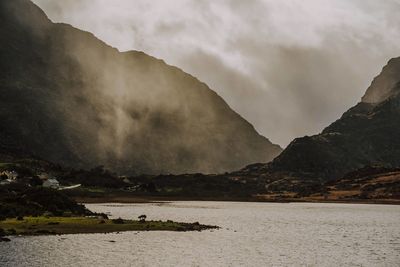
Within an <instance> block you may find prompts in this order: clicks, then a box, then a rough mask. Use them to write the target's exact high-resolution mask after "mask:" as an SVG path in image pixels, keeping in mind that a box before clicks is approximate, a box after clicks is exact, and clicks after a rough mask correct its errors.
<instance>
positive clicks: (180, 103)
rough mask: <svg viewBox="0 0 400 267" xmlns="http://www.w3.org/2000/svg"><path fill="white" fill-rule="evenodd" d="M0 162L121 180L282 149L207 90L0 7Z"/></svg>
mask: <svg viewBox="0 0 400 267" xmlns="http://www.w3.org/2000/svg"><path fill="white" fill-rule="evenodd" d="M0 44H1V45H0V81H1V83H0V159H2V160H3V161H4V160H11V159H12V158H15V157H18V156H19V155H33V156H35V157H40V158H43V159H45V160H49V161H52V162H55V163H61V164H65V165H67V166H72V167H76V168H91V167H93V166H96V165H105V166H106V167H107V168H109V169H111V170H113V171H118V172H120V173H126V174H133V173H184V172H204V173H211V172H224V171H229V170H234V169H238V168H241V167H243V166H245V165H247V164H249V163H253V162H268V161H270V160H272V159H273V158H274V157H275V156H277V155H278V154H279V153H280V152H281V148H280V147H279V146H277V145H274V144H272V143H271V142H270V141H269V140H268V139H266V138H264V137H263V136H261V135H259V134H258V133H257V132H256V131H255V129H254V127H253V126H252V125H251V124H250V123H248V122H247V121H246V120H244V119H243V118H242V117H240V116H239V115H238V114H237V113H235V112H234V111H233V110H232V109H231V108H230V107H229V106H228V105H227V104H226V103H225V102H224V100H223V99H222V98H221V97H219V96H218V95H217V94H216V93H215V92H214V91H212V90H210V89H209V88H208V87H207V85H206V84H204V83H202V82H200V81H198V80H197V79H196V78H194V77H192V76H191V75H189V74H187V73H185V72H183V71H182V70H180V69H178V68H176V67H173V66H169V65H167V64H165V63H164V62H163V61H162V60H158V59H156V58H153V57H151V56H148V55H146V54H144V53H142V52H137V51H129V52H124V53H121V52H119V51H118V50H117V49H114V48H112V47H110V46H108V45H107V44H105V43H104V42H102V41H100V40H98V39H97V38H96V37H95V36H93V35H92V34H91V33H88V32H84V31H81V30H78V29H76V28H73V27H72V26H70V25H66V24H60V23H52V22H51V21H50V20H49V19H48V18H47V16H46V15H45V13H44V12H43V11H42V10H41V9H40V8H38V7H37V6H36V5H34V4H33V3H32V2H30V1H28V0H2V1H1V2H0Z"/></svg>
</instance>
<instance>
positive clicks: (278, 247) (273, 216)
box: [0, 201, 400, 266]
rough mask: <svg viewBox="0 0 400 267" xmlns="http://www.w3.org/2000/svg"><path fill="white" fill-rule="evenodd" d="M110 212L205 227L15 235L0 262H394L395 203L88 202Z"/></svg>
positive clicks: (399, 225) (398, 238)
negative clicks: (213, 227)
mask: <svg viewBox="0 0 400 267" xmlns="http://www.w3.org/2000/svg"><path fill="white" fill-rule="evenodd" d="M87 207H88V208H89V209H91V210H93V211H98V212H110V213H111V214H112V216H113V217H122V218H126V219H130V218H137V216H139V215H141V214H146V215H147V217H148V219H152V220H167V219H171V220H175V221H182V222H195V221H199V222H200V223H204V224H212V225H218V226H221V227H222V229H221V230H213V231H204V232H185V233H182V232H125V233H119V234H85V235H64V236H44V237H43V236H42V237H17V238H13V240H12V242H9V243H0V266H400V206H390V205H352V204H311V203H284V204H275V203H237V202H196V201H193V202H190V201H178V202H170V203H158V204H157V203H153V204H88V205H87Z"/></svg>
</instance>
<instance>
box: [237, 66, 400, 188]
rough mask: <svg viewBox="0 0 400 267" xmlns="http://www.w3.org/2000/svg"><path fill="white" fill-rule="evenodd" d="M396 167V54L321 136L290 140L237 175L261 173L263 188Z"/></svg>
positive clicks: (399, 130)
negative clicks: (369, 168) (269, 158)
mask: <svg viewBox="0 0 400 267" xmlns="http://www.w3.org/2000/svg"><path fill="white" fill-rule="evenodd" d="M370 165H371V166H373V165H378V166H383V167H387V168H394V167H399V166H400V58H395V59H391V60H390V61H389V63H388V64H387V66H386V67H384V68H383V70H382V72H381V74H379V76H377V77H376V78H375V79H374V81H373V82H372V84H371V86H370V87H369V88H368V90H367V92H366V94H365V96H364V97H363V98H362V102H360V103H358V104H357V105H356V106H355V107H353V108H351V109H350V110H349V111H347V112H346V113H344V115H343V116H342V117H341V118H340V119H339V120H337V121H336V122H334V123H333V124H331V125H330V126H329V127H327V128H326V129H325V130H323V132H322V133H321V134H318V135H314V136H306V137H302V138H297V139H295V140H294V141H293V142H292V143H291V144H290V145H289V146H288V147H287V148H286V149H285V150H284V151H283V152H282V153H281V154H280V155H279V156H278V157H277V158H276V159H275V160H273V161H272V162H271V163H269V164H255V165H250V166H248V167H246V168H244V169H242V170H241V171H239V172H237V173H236V174H237V175H241V176H247V177H248V176H254V177H264V179H265V181H266V182H267V184H268V185H267V188H270V189H271V188H274V190H275V189H277V190H283V189H284V188H286V189H289V187H296V186H297V187H303V188H305V189H306V188H307V187H309V186H310V185H311V184H315V183H324V182H326V181H329V180H334V179H338V178H341V177H343V175H345V174H346V173H348V172H351V171H354V170H357V169H360V168H363V167H365V166H370Z"/></svg>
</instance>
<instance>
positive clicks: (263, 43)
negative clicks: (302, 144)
mask: <svg viewBox="0 0 400 267" xmlns="http://www.w3.org/2000/svg"><path fill="white" fill-rule="evenodd" d="M34 2H35V3H37V4H38V5H39V6H40V7H41V8H43V9H44V10H45V12H46V13H47V15H48V16H49V17H50V18H51V19H52V20H53V21H56V22H66V23H70V24H72V25H73V26H76V27H78V28H81V29H84V30H88V31H90V32H92V33H94V34H95V35H96V36H97V37H99V38H100V39H102V40H104V41H106V42H107V43H108V44H110V45H112V46H114V47H116V48H118V49H119V50H121V51H126V50H140V51H144V52H146V53H148V54H151V55H153V56H156V57H158V58H162V59H164V60H165V61H166V62H167V63H169V64H172V65H176V66H178V67H181V68H183V69H184V70H185V71H187V72H189V73H191V74H193V75H194V76H196V77H198V78H199V79H200V80H201V81H204V82H206V83H207V84H208V85H209V86H210V87H211V88H212V89H213V90H215V91H216V92H217V93H219V94H220V95H221V96H222V97H223V98H224V99H225V100H226V101H227V102H228V104H229V105H230V106H231V107H232V108H233V109H234V110H236V111H237V112H238V113H239V114H241V115H242V116H243V117H244V118H246V119H247V120H248V121H250V122H251V123H252V124H253V125H254V126H255V127H256V129H257V130H258V131H259V132H260V133H261V134H263V135H265V136H267V137H268V138H270V139H271V140H272V141H273V142H277V143H279V144H281V145H283V146H285V145H287V144H288V143H289V142H290V141H291V140H292V139H293V138H295V137H298V136H303V135H310V134H315V133H318V132H320V131H321V130H322V129H323V128H324V127H325V126H327V125H328V124H329V123H331V122H332V121H334V120H335V119H337V118H338V117H339V116H340V115H341V114H342V113H343V112H344V111H345V110H347V109H348V108H349V107H351V106H353V105H354V104H355V103H357V102H359V101H360V99H361V97H362V95H363V93H364V92H365V90H366V88H367V87H368V86H369V84H370V82H371V81H372V79H373V77H375V76H376V75H377V74H378V73H379V72H380V70H381V68H382V67H383V66H384V65H385V64H386V62H387V61H388V60H389V59H390V58H392V57H395V56H398V55H399V49H400V44H399V42H398V40H399V39H400V21H399V20H400V18H399V17H398V16H397V14H398V13H399V11H400V1H398V0H388V1H374V0H366V1H365V0H363V1H361V0H352V1H348V0H339V1H328V0H323V1H320V0H318V1H317V0H307V1H303V0H290V1H272V0H253V1H246V2H243V1H237V0H224V1H213V2H211V1H195V0H173V1H162V0H158V1H145V0H136V1H129V0H117V1H113V2H112V3H111V2H110V1H105V0H91V1H88V0H80V1H78V0H71V1H52V0H34Z"/></svg>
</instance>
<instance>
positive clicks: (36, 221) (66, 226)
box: [0, 217, 218, 235]
mask: <svg viewBox="0 0 400 267" xmlns="http://www.w3.org/2000/svg"><path fill="white" fill-rule="evenodd" d="M0 228H1V229H3V230H4V235H51V234H83V233H112V232H124V231H202V230H207V229H217V228H218V227H217V226H210V225H202V224H199V223H179V222H173V221H166V222H164V221H145V222H141V221H136V220H109V219H100V218H96V217H25V218H23V220H17V219H6V220H4V221H0Z"/></svg>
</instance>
